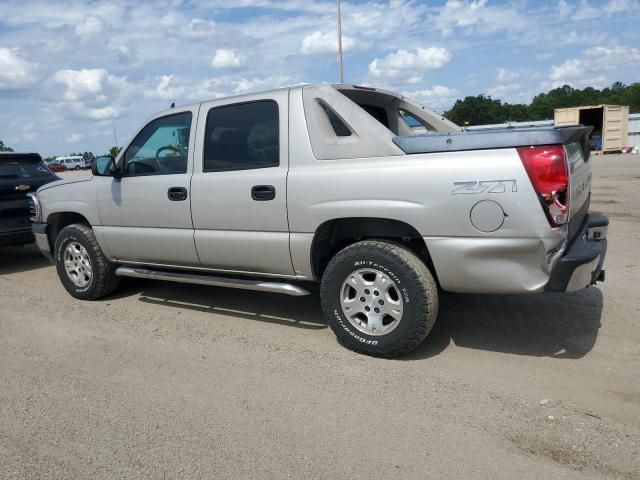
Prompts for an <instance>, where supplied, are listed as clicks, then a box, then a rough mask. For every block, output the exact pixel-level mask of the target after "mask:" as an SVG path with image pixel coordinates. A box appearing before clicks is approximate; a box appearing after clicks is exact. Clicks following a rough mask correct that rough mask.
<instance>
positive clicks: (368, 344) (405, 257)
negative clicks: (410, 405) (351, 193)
mask: <svg viewBox="0 0 640 480" xmlns="http://www.w3.org/2000/svg"><path fill="white" fill-rule="evenodd" d="M320 296H321V301H322V308H323V310H324V314H325V317H326V318H327V321H328V323H329V326H330V327H331V329H332V330H333V332H334V333H335V334H336V336H337V338H338V341H339V342H340V343H341V344H342V345H344V346H345V347H347V348H349V349H351V350H354V351H356V352H359V353H364V354H367V355H372V356H377V357H386V358H393V357H398V356H400V355H403V354H405V353H407V352H410V351H411V350H413V349H414V348H415V347H417V346H418V345H419V344H420V342H422V340H424V338H425V337H426V336H427V334H428V333H429V331H430V330H431V328H432V327H433V325H434V323H435V321H436V316H437V314H438V289H437V286H436V282H435V280H434V278H433V276H432V275H431V272H430V271H429V269H428V268H427V266H426V265H425V264H424V262H422V261H421V260H420V258H418V257H417V256H416V255H415V254H414V253H413V252H412V251H410V250H408V249H406V248H404V247H402V246H400V245H396V244H394V243H390V242H384V241H374V240H366V241H362V242H358V243H355V244H353V245H350V246H348V247H346V248H345V249H344V250H342V251H340V252H339V253H338V254H337V255H336V256H335V257H333V259H332V260H331V261H330V262H329V265H328V266H327V268H326V270H325V272H324V274H323V276H322V282H321V286H320Z"/></svg>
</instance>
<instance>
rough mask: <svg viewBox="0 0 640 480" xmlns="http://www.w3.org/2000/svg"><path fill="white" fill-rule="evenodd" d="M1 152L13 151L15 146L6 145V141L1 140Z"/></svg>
mask: <svg viewBox="0 0 640 480" xmlns="http://www.w3.org/2000/svg"><path fill="white" fill-rule="evenodd" d="M0 152H13V148H11V147H8V146H6V145H5V144H4V142H3V141H2V140H0Z"/></svg>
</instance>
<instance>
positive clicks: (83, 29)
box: [75, 15, 105, 39]
mask: <svg viewBox="0 0 640 480" xmlns="http://www.w3.org/2000/svg"><path fill="white" fill-rule="evenodd" d="M104 28H105V24H104V20H102V18H100V17H99V16H96V15H86V16H85V17H84V18H83V19H82V21H81V22H80V23H78V24H77V25H76V30H75V31H76V35H78V36H79V37H81V38H83V39H87V38H90V37H94V36H96V35H97V34H99V33H100V32H102V31H103V30H104Z"/></svg>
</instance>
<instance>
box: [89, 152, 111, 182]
mask: <svg viewBox="0 0 640 480" xmlns="http://www.w3.org/2000/svg"><path fill="white" fill-rule="evenodd" d="M91 172H92V173H93V174H94V175H95V176H97V177H116V176H117V173H118V172H117V168H116V161H115V160H114V158H113V157H112V156H110V155H104V156H102V157H97V158H96V159H95V160H94V161H93V165H91Z"/></svg>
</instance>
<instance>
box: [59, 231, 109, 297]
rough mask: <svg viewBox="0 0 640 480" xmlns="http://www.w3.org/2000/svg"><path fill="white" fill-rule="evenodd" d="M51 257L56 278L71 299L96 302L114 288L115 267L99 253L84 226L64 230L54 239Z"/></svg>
mask: <svg viewBox="0 0 640 480" xmlns="http://www.w3.org/2000/svg"><path fill="white" fill-rule="evenodd" d="M54 258H55V262H56V270H57V272H58V277H60V281H61V282H62V285H64V288H65V289H66V290H67V292H69V293H70V294H71V296H72V297H75V298H79V299H81V300H96V299H98V298H101V297H104V296H106V295H109V294H110V293H111V292H113V291H114V290H115V289H116V287H117V286H118V283H119V278H118V277H117V276H116V273H115V271H116V266H115V265H114V264H112V263H111V262H109V260H107V257H105V255H104V253H102V250H101V249H100V246H99V245H98V242H97V240H96V237H95V234H94V233H93V230H92V229H91V228H89V227H88V226H87V225H83V224H74V225H69V226H67V227H64V228H63V229H62V230H61V231H60V233H59V234H58V238H57V239H56V245H55V251H54Z"/></svg>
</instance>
